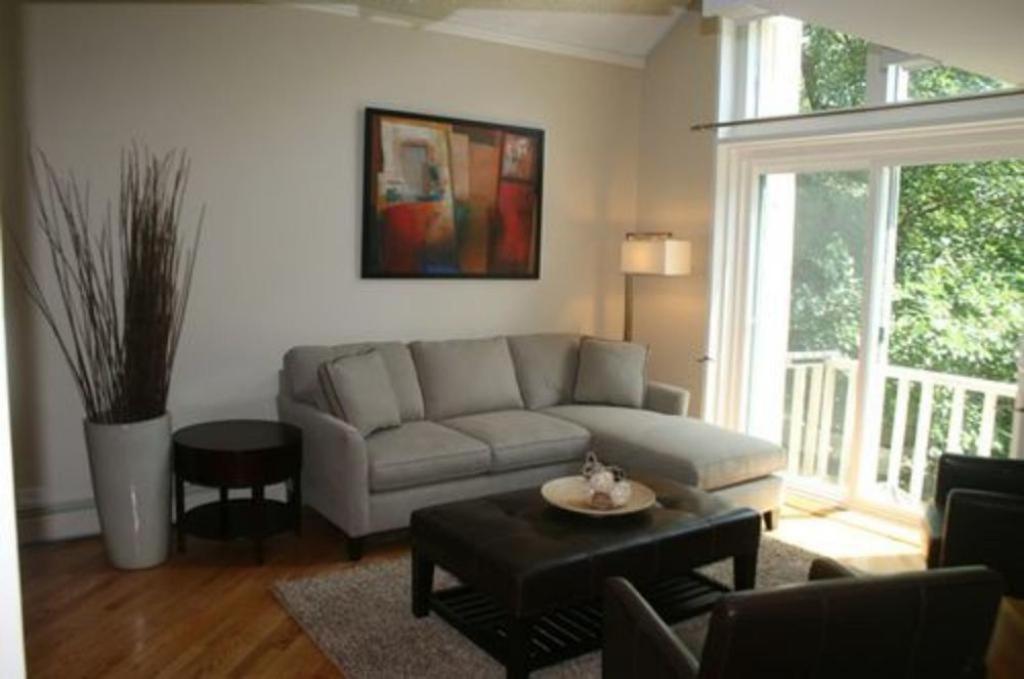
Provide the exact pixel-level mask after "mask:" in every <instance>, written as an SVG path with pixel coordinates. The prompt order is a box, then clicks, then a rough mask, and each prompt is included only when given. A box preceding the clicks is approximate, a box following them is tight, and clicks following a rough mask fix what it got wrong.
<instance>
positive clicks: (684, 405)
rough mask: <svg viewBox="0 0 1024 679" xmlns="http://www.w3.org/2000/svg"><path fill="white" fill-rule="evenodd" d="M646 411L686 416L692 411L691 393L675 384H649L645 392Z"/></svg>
mask: <svg viewBox="0 0 1024 679" xmlns="http://www.w3.org/2000/svg"><path fill="white" fill-rule="evenodd" d="M644 409H645V410H653V411H654V412H657V413H663V414H665V415H684V416H685V415H686V414H687V413H688V412H689V410H690V392H689V391H687V390H686V389H683V388H682V387H677V386H675V385H674V384H665V383H664V382H648V383H647V389H646V390H645V391H644Z"/></svg>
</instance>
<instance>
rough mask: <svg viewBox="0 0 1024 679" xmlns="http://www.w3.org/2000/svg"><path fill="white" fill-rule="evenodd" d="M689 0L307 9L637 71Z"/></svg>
mask: <svg viewBox="0 0 1024 679" xmlns="http://www.w3.org/2000/svg"><path fill="white" fill-rule="evenodd" d="M687 4H689V0H354V1H353V2H351V3H316V4H312V3H311V4H306V5H304V6H305V7H306V8H308V9H316V10H320V11H327V12H334V13H338V14H345V15H347V16H353V17H362V18H366V19H369V20H371V21H376V22H380V23H388V24H396V25H403V26H408V27H416V28H421V29H423V30H429V31H436V32H440V33H450V34H455V35H463V36H467V37H471V38H479V39H483V40H490V41H492V42H500V43H506V44H511V45H517V46H520V47H528V48H533V49H539V50H543V51H547V52H556V53H560V54H569V55H573V56H579V57H584V58H588V59H596V60H599V61H607V62H611V63H617V64H622V65H626V66H633V67H636V68H643V66H644V61H645V59H646V57H647V55H648V54H649V53H650V51H651V50H652V49H654V46H655V45H656V44H657V43H658V41H659V40H661V38H662V36H663V35H665V33H667V32H668V31H669V29H670V28H672V26H673V25H674V24H675V22H676V19H677V18H678V17H679V15H680V14H682V12H683V7H682V6H683V5H687Z"/></svg>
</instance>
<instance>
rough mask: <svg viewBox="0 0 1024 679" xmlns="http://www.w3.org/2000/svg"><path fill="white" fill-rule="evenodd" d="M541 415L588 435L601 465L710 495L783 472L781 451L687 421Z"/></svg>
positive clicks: (603, 411)
mask: <svg viewBox="0 0 1024 679" xmlns="http://www.w3.org/2000/svg"><path fill="white" fill-rule="evenodd" d="M544 412H545V413H547V414H549V415H554V416H556V417H561V418H564V419H566V420H569V421H570V422H575V423H576V424H578V425H580V426H582V427H584V428H586V429H588V430H590V433H591V434H592V435H593V447H594V449H595V450H596V451H597V453H598V455H600V456H601V459H602V460H603V461H606V462H610V463H613V464H617V465H619V466H621V467H622V468H623V469H625V470H626V473H627V474H635V473H639V472H644V473H647V474H653V475H664V476H667V477H669V478H671V479H674V480H676V481H681V482H683V483H687V484H690V485H693V486H697V487H698V488H702V489H704V490H714V489H716V488H723V487H725V486H731V485H733V484H736V483H743V482H744V481H750V480H752V479H756V478H760V477H762V476H765V475H767V474H771V473H773V472H777V471H779V470H781V469H783V468H784V467H785V466H786V455H785V453H784V452H783V450H782V448H781V447H780V446H777V445H775V444H774V443H770V442H768V441H764V440H762V439H758V438H754V437H752V436H746V435H745V434H737V433H736V432H733V431H729V430H728V429H723V428H721V427H716V426H714V425H710V424H707V423H705V422H701V421H700V420H694V419H691V418H689V417H678V416H674V415H662V414H660V413H654V412H651V411H648V410H636V409H633V408H618V407H614V406H596V405H566V406H555V407H553V408H548V409H546V410H544Z"/></svg>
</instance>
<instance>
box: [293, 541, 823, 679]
mask: <svg viewBox="0 0 1024 679" xmlns="http://www.w3.org/2000/svg"><path fill="white" fill-rule="evenodd" d="M816 556H817V555H815V554H811V553H809V552H806V551H804V550H802V549H799V548H797V547H793V546H791V545H788V544H786V543H784V542H781V541H779V540H776V539H774V538H772V537H771V536H770V535H769V536H764V537H763V538H762V541H761V552H760V556H759V558H758V568H757V571H758V572H757V587H758V588H759V589H762V588H771V587H777V586H779V585H784V584H791V583H797V582H803V581H805V580H806V579H807V570H808V568H809V567H810V564H811V561H812V560H813V559H814V558H815V557H816ZM701 571H702V572H703V573H704V574H705V575H708V576H710V577H712V578H715V579H717V580H720V581H722V582H724V583H727V584H731V583H732V562H731V561H723V562H720V563H716V564H712V565H711V566H707V567H705V568H703V569H701ZM434 582H435V587H444V586H447V585H450V584H454V582H455V580H454V578H452V577H451V576H450V575H449V574H447V573H445V572H443V571H438V573H437V575H435V581H434ZM274 594H275V595H276V596H277V599H278V601H280V602H281V605H282V606H284V608H285V610H287V611H288V613H289V614H291V616H292V617H293V618H295V620H296V621H297V622H298V623H299V625H301V626H302V628H303V629H304V630H305V631H306V633H307V634H308V635H309V636H310V638H311V639H312V640H313V642H314V643H316V645H317V646H318V647H319V648H320V650H321V651H323V652H324V654H325V655H326V656H327V657H328V658H330V659H331V661H332V662H334V664H335V665H337V666H338V668H339V669H341V671H342V672H343V673H344V675H345V676H346V677H348V678H349V679H373V678H376V677H388V678H391V677H417V678H419V679H434V678H435V677H436V678H437V679H442V678H444V679H447V678H449V677H452V676H456V675H459V676H464V677H495V678H496V679H497V678H500V677H504V676H505V670H504V668H503V667H502V666H501V665H499V664H498V663H497V662H496V661H494V660H493V659H492V658H491V657H490V656H489V655H487V653H485V652H484V651H482V650H480V649H479V648H478V647H477V646H476V645H475V644H473V643H472V642H471V641H469V640H468V639H466V638H465V637H463V636H462V635H461V634H459V632H457V631H455V630H454V629H453V628H452V627H450V626H449V625H448V624H447V623H446V622H444V621H443V620H441V619H440V618H439V617H438V616H437V615H434V614H431V615H430V616H429V617H427V618H420V619H417V618H413V617H412V613H411V612H410V610H409V607H410V603H409V602H410V596H411V595H410V566H409V558H408V557H407V556H406V557H398V558H394V559H389V560H386V561H377V562H368V563H366V564H365V565H360V566H356V567H353V568H346V569H344V570H340V571H338V572H336V573H329V574H326V575H319V576H316V577H311V578H304V579H299V580H284V581H280V582H278V583H276V584H275V585H274ZM707 618H708V616H707V615H703V616H700V617H698V618H693V619H691V620H688V621H686V622H683V623H680V624H679V625H676V626H675V630H676V632H677V633H678V634H679V635H680V637H681V638H682V639H683V641H684V642H685V643H686V645H687V646H688V647H690V648H691V649H700V648H701V647H702V646H703V644H704V635H705V634H706V632H707ZM600 668H601V660H600V654H599V652H594V653H590V654H587V655H584V656H580V657H579V658H576V659H575V660H572V661H569V662H565V663H561V664H559V665H553V666H551V667H548V668H546V669H544V670H540V671H537V672H534V673H532V674H531V676H533V677H538V678H544V679H556V678H557V679H569V678H576V677H599V676H600V674H601V669H600Z"/></svg>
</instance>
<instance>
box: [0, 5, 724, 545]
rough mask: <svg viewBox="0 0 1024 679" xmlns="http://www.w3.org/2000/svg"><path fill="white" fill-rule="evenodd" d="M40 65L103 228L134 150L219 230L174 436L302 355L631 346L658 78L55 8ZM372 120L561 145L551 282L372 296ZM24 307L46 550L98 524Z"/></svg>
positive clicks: (201, 282) (313, 31)
mask: <svg viewBox="0 0 1024 679" xmlns="http://www.w3.org/2000/svg"><path fill="white" fill-rule="evenodd" d="M24 47H25V60H26V64H25V69H26V70H25V81H26V92H25V119H26V122H27V127H28V133H29V134H30V135H31V140H32V142H33V143H34V144H35V145H36V146H38V147H39V148H41V149H43V150H45V152H46V153H47V154H48V155H49V156H50V159H51V160H52V161H53V163H54V164H55V165H56V166H57V167H61V168H65V167H70V168H74V169H75V170H76V172H77V173H78V174H79V175H80V176H81V177H83V178H87V179H88V180H89V181H90V182H91V184H92V192H93V197H94V205H93V207H94V212H95V213H96V215H97V216H99V215H100V214H101V213H102V210H103V207H104V205H103V202H104V200H105V198H106V197H108V196H113V195H114V194H115V190H116V174H117V163H118V154H119V150H120V149H121V148H122V147H123V146H124V145H125V144H127V143H129V142H130V141H131V140H132V139H138V140H140V141H142V142H145V143H147V144H149V145H151V146H152V147H154V148H156V149H167V148H169V147H172V146H180V147H184V148H186V149H188V151H189V153H190V154H191V157H192V162H193V171H192V182H191V185H190V187H189V192H188V197H189V198H190V199H191V204H192V205H193V206H197V205H198V203H199V201H204V202H205V203H206V204H207V224H206V230H205V232H204V240H203V243H202V249H201V253H200V257H199V264H198V268H197V270H196V276H195V282H194V291H193V295H194V296H193V299H192V304H191V307H190V309H189V317H188V321H187V325H186V328H185V335H184V338H183V344H182V347H181V352H180V355H179V363H178V370H177V372H176V374H175V380H174V384H173V387H172V394H171V404H170V409H171V412H172V415H173V417H174V418H175V422H176V424H179V425H180V424H185V423H188V422H191V421H195V420H199V419H208V418H217V417H225V416H256V417H258V416H273V415H274V414H275V411H274V405H273V397H274V394H275V391H276V383H275V379H276V377H275V371H276V369H277V367H278V365H279V363H280V359H281V355H282V353H283V352H284V351H285V350H286V349H287V348H288V347H289V346H292V345H294V344H299V343H319V342H338V341H343V340H349V339H361V338H367V339H373V338H397V339H414V338H441V337H449V336H473V335H486V334H492V333H505V332H527V331H536V330H559V329H562V330H581V331H585V332H596V333H605V334H609V335H615V334H617V333H619V332H620V324H621V303H622V299H621V289H620V287H621V277H620V276H619V274H618V273H617V260H616V257H617V252H618V239H619V237H620V235H621V233H622V232H623V231H624V230H626V229H627V228H628V227H631V226H632V224H633V221H634V210H635V206H636V184H637V149H638V130H639V127H640V125H639V122H640V120H639V115H640V114H639V109H640V101H641V79H642V77H643V74H642V72H641V71H638V70H635V69H630V68H625V67H619V66H613V65H608V64H600V63H595V62H589V61H584V60H581V59H574V58H570V57H561V56H555V55H550V54H544V53H540V52H534V51H529V50H524V49H519V48H514V47H505V46H500V45H493V44H488V43H483V42H478V41H473V40H468V39H462V38H456V37H452V36H447V35H440V34H432V33H426V32H417V31H411V30H406V29H401V28H395V27H390V26H381V25H376V24H372V23H368V22H363V21H359V20H355V19H350V18H346V17H340V16H334V15H330V14H324V13H319V12H310V11H304V10H297V9H289V8H284V7H267V6H173V5H150V6H131V5H126V4H114V5H91V6H83V5H74V4H56V5H33V6H31V7H30V8H29V9H28V10H27V15H26V23H25V26H24ZM681 75H682V74H681ZM708 77H712V76H711V75H710V74H709V75H708ZM712 99H713V97H712ZM366 105H383V106H388V107H394V108H403V109H412V110H421V111H425V112H430V113H439V114H450V115H455V116H462V117H468V118H477V119H481V120H492V121H501V122H508V123H516V124H523V125H530V126H538V127H543V128H544V129H545V130H546V131H547V148H546V169H545V186H544V214H543V243H542V251H541V278H540V280H539V281H527V282H523V281H435V282H428V281H362V280H360V279H359V272H358V261H359V252H358V244H359V232H360V223H361V222H360V211H361V187H362V176H361V175H362V170H361V162H362V117H361V116H362V109H363V107H364V106H366ZM650 118H652V114H651V113H645V119H650ZM647 143H651V142H650V140H648V142H647ZM694 162H704V159H703V158H700V159H695V160H694ZM684 202H685V201H684ZM691 211H692V208H691V207H689V206H687V207H685V209H684V213H689V212H691ZM652 214H654V213H652ZM194 216H195V212H194V211H188V212H186V220H185V221H186V223H190V222H191V221H192V219H193V218H194ZM705 222H706V220H704V218H703V215H697V214H696V213H694V216H693V217H692V218H688V219H687V220H686V223H687V224H691V223H692V228H693V229H697V228H698V225H703V224H705ZM687 228H689V227H687ZM700 228H703V227H700ZM699 248H700V246H698V250H699ZM35 254H36V256H39V255H40V254H41V253H40V252H39V251H38V248H36V253H35ZM699 262H700V266H703V263H702V260H699ZM695 280H696V279H695ZM690 285H694V284H693V283H687V286H690ZM699 289H701V288H700V285H699V284H698V285H697V287H693V288H692V289H691V288H690V287H687V288H685V290H686V295H687V297H689V296H691V295H694V294H696V291H697V290H699ZM697 306H700V305H699V304H698V305H697ZM10 307H11V308H10V309H9V313H8V317H9V319H15V320H16V321H17V323H16V324H15V328H16V332H13V333H12V334H11V339H10V344H11V355H12V365H11V369H12V374H13V377H12V379H13V385H14V386H13V389H14V400H15V410H14V418H15V422H14V424H15V430H14V434H15V445H16V454H17V479H18V486H19V494H20V499H21V504H22V505H23V506H25V507H26V511H25V512H24V514H23V516H24V518H25V521H24V522H23V525H25V526H30V528H31V530H30V532H31V533H32V535H31V537H36V538H38V537H53V536H55V535H65V534H68V533H71V532H80V531H82V530H89V529H94V528H95V525H94V523H91V522H93V521H94V518H93V515H92V514H91V512H90V501H89V498H90V496H91V489H90V486H89V476H88V469H87V463H86V455H85V449H84V444H83V440H82V431H81V417H82V410H81V407H80V405H79V404H78V401H77V399H76V395H75V392H74V389H73V385H72V383H71V381H70V378H69V375H68V372H67V369H66V367H65V366H64V365H63V363H62V361H61V360H60V357H59V355H58V353H57V350H56V346H55V344H54V342H53V341H52V340H51V339H50V337H49V335H48V334H47V333H46V332H45V330H44V328H43V327H42V325H41V324H40V321H39V319H38V316H37V315H35V314H34V313H33V312H32V311H31V310H30V309H29V308H28V306H27V304H26V301H25V300H24V299H23V298H22V297H21V296H20V295H12V296H11V299H10ZM701 308H702V307H701ZM693 313H697V311H696V307H695V310H694V312H693ZM641 327H644V326H643V325H641ZM683 374H684V375H686V374H688V373H683ZM33 507H34V509H33ZM64 510H66V511H64Z"/></svg>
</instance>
